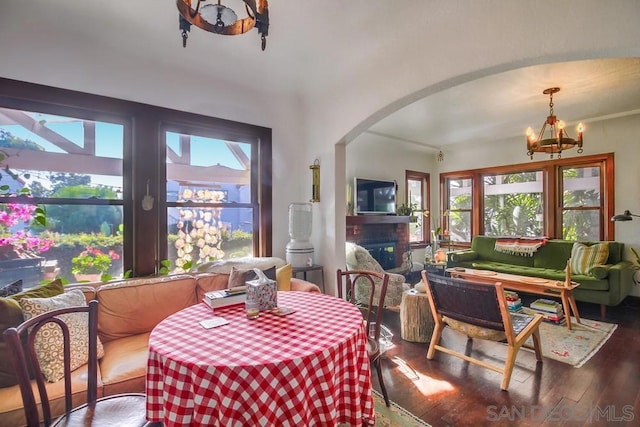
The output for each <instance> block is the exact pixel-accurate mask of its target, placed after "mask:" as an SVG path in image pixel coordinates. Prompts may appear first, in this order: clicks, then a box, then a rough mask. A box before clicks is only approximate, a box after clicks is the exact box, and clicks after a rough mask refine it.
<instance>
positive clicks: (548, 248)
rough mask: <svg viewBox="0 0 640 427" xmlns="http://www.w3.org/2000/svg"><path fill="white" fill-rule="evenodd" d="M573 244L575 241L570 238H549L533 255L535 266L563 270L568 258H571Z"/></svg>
mask: <svg viewBox="0 0 640 427" xmlns="http://www.w3.org/2000/svg"><path fill="white" fill-rule="evenodd" d="M573 244H574V242H573V241H569V240H559V239H552V240H548V241H547V243H546V244H544V245H543V246H541V247H539V248H538V250H537V251H536V253H535V254H534V255H533V266H534V267H538V268H550V269H553V270H563V269H564V268H565V267H566V266H567V260H568V259H569V258H571V248H573Z"/></svg>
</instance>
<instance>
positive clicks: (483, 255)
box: [471, 236, 534, 267]
mask: <svg viewBox="0 0 640 427" xmlns="http://www.w3.org/2000/svg"><path fill="white" fill-rule="evenodd" d="M495 246H496V238H495V237H488V236H474V237H473V239H472V240H471V249H473V250H474V251H475V252H477V253H478V259H482V260H487V261H493V262H499V263H505V264H514V265H523V266H529V267H533V259H534V257H530V256H520V255H511V254H506V253H502V252H497V251H496V250H495Z"/></svg>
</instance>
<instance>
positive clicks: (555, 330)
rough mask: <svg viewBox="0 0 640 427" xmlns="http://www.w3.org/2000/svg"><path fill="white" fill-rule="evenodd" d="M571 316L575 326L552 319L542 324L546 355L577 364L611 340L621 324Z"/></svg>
mask: <svg viewBox="0 0 640 427" xmlns="http://www.w3.org/2000/svg"><path fill="white" fill-rule="evenodd" d="M581 321H582V323H576V320H575V319H574V318H573V317H572V318H571V327H572V329H571V330H569V329H567V326H566V325H554V324H552V323H549V322H542V323H541V324H540V340H541V341H542V355H543V356H544V357H548V358H550V359H554V360H558V361H560V362H564V363H567V364H569V365H572V366H574V367H576V368H579V367H581V366H582V365H584V364H585V363H586V362H587V361H588V360H589V359H591V357H592V356H593V355H594V354H596V353H597V352H598V350H600V347H602V346H603V345H604V343H606V342H607V340H608V339H609V338H610V337H611V335H612V334H613V332H614V331H615V330H616V328H617V327H618V325H616V324H613V323H605V322H600V321H597V320H589V319H581Z"/></svg>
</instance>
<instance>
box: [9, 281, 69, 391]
mask: <svg viewBox="0 0 640 427" xmlns="http://www.w3.org/2000/svg"><path fill="white" fill-rule="evenodd" d="M62 292H64V286H63V285H62V282H61V281H60V280H54V281H53V282H50V283H48V284H46V285H42V286H38V287H36V288H31V289H27V290H25V291H22V292H19V293H17V294H15V295H11V296H9V297H7V298H0V387H9V386H12V385H14V384H17V383H18V380H17V379H16V377H15V375H14V373H13V366H12V365H11V361H10V360H9V353H8V351H9V349H8V348H7V344H6V343H5V342H4V338H3V335H2V333H3V332H4V330H5V329H7V328H12V327H15V326H18V325H19V324H21V323H22V322H24V317H23V316H22V308H21V307H20V302H19V301H20V300H21V299H23V298H49V297H52V296H55V295H60V294H61V293H62Z"/></svg>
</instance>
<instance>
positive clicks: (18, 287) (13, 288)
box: [0, 280, 22, 298]
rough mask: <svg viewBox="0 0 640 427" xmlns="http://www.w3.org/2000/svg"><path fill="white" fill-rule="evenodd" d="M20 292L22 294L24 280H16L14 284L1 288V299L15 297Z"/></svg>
mask: <svg viewBox="0 0 640 427" xmlns="http://www.w3.org/2000/svg"><path fill="white" fill-rule="evenodd" d="M18 292H22V280H16V281H15V282H13V283H9V284H8V285H5V286H3V287H2V288H0V298H4V297H8V296H9V295H15V294H17V293H18Z"/></svg>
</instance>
